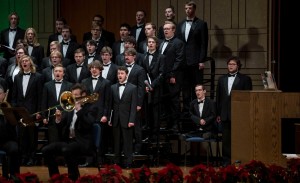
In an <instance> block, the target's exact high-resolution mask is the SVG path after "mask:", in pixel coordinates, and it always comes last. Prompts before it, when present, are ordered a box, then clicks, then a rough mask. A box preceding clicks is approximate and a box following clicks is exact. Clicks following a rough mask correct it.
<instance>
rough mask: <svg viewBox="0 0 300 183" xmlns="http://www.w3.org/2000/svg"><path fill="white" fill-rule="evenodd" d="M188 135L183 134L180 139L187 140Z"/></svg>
mask: <svg viewBox="0 0 300 183" xmlns="http://www.w3.org/2000/svg"><path fill="white" fill-rule="evenodd" d="M186 138H187V137H186V135H185V134H181V135H180V136H179V139H180V140H183V141H185V140H186Z"/></svg>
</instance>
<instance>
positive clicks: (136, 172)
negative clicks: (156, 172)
mask: <svg viewBox="0 0 300 183" xmlns="http://www.w3.org/2000/svg"><path fill="white" fill-rule="evenodd" d="M131 172H132V173H131V174H130V177H129V181H130V182H131V183H138V182H140V183H149V182H150V177H151V175H152V172H151V170H150V169H149V168H148V167H147V166H145V165H143V166H142V167H141V168H134V169H132V170H131Z"/></svg>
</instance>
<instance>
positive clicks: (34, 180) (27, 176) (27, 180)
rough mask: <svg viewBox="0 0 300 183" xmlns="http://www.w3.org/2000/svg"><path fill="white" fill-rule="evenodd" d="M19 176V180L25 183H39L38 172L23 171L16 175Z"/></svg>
mask: <svg viewBox="0 0 300 183" xmlns="http://www.w3.org/2000/svg"><path fill="white" fill-rule="evenodd" d="M16 176H17V178H18V179H19V180H18V181H19V182H24V183H39V182H40V181H39V178H38V176H37V175H36V174H34V173H31V172H27V173H22V174H18V175H16Z"/></svg>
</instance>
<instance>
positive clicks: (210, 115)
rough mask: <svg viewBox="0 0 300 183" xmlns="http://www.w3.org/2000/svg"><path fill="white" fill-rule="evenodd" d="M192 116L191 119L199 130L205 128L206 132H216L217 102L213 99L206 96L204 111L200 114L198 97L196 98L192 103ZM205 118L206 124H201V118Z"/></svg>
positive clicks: (190, 110)
mask: <svg viewBox="0 0 300 183" xmlns="http://www.w3.org/2000/svg"><path fill="white" fill-rule="evenodd" d="M189 112H190V116H191V120H192V121H193V122H194V124H195V125H196V126H195V127H196V129H197V130H199V128H201V129H203V130H204V132H211V133H213V132H214V130H215V129H214V128H215V120H216V107H215V103H214V101H213V100H210V99H209V98H207V97H206V98H205V100H204V102H203V109H202V113H201V116H200V111H199V104H198V99H194V100H193V101H192V102H191V103H190V109H189ZM201 119H204V120H205V122H206V124H205V125H200V120H201Z"/></svg>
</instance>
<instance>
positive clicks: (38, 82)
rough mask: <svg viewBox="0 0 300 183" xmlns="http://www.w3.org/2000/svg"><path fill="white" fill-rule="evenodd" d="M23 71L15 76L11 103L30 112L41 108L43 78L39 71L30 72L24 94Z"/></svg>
mask: <svg viewBox="0 0 300 183" xmlns="http://www.w3.org/2000/svg"><path fill="white" fill-rule="evenodd" d="M22 82H23V73H21V72H20V73H19V74H17V75H16V76H15V80H14V84H13V90H12V102H11V103H12V105H13V106H14V107H25V108H26V109H27V110H28V112H29V113H30V114H32V113H35V112H38V111H40V110H41V103H42V102H41V101H42V94H43V93H42V92H43V87H42V86H43V78H42V75H41V74H40V73H37V72H36V73H31V74H30V78H29V81H28V85H27V89H26V93H25V95H24V94H23V84H22Z"/></svg>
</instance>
